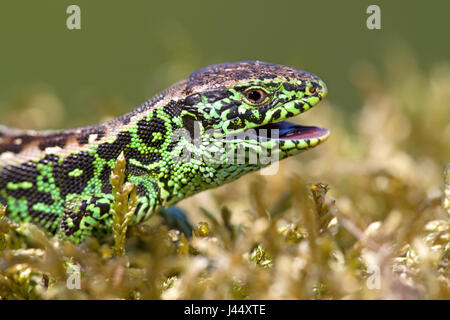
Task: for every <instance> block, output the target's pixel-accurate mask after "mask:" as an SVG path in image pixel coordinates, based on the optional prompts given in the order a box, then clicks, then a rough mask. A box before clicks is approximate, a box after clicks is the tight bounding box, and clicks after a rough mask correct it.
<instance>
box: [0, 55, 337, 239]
mask: <svg viewBox="0 0 450 320" xmlns="http://www.w3.org/2000/svg"><path fill="white" fill-rule="evenodd" d="M326 94H327V89H326V86H325V84H324V82H323V81H322V80H320V79H319V78H318V77H317V76H315V75H313V74H311V73H308V72H304V71H300V70H297V69H294V68H291V67H286V66H281V65H275V64H269V63H264V62H259V61H256V62H254V61H247V62H237V63H224V64H218V65H212V66H209V67H206V68H203V69H201V70H198V71H196V72H194V73H192V74H191V75H190V76H189V77H188V78H187V79H186V80H183V81H180V82H178V83H176V84H175V85H173V86H172V87H170V88H168V89H167V90H165V91H164V92H162V93H160V94H158V95H157V96H155V97H154V98H152V99H150V100H149V101H147V102H146V103H144V104H143V105H141V106H140V107H138V108H137V109H135V110H134V111H132V112H131V113H129V114H127V115H124V116H122V117H119V118H117V119H114V120H112V121H109V122H106V123H104V124H100V125H95V126H89V127H83V128H78V129H70V130H61V131H32V130H19V129H13V128H9V127H6V126H0V203H1V204H2V205H4V206H7V211H6V212H7V215H8V216H9V217H10V218H11V219H13V220H15V221H18V222H19V221H28V222H32V223H36V224H38V225H40V226H42V227H44V228H45V229H46V230H47V231H48V232H50V233H51V234H56V235H58V236H60V237H62V238H68V239H71V240H72V241H75V242H80V241H82V240H84V239H85V238H86V237H89V236H94V237H100V236H103V235H105V234H108V233H110V232H111V229H112V221H113V217H112V213H111V205H112V201H113V200H114V197H113V195H112V193H111V190H112V186H111V182H110V176H111V172H112V170H113V169H114V167H115V164H116V160H117V158H118V157H119V155H120V154H123V155H124V156H125V159H126V178H125V179H126V181H129V182H131V183H133V184H134V185H135V187H136V190H137V196H138V200H137V205H136V211H135V214H134V216H133V219H132V222H133V223H140V222H142V221H145V220H147V219H148V218H149V217H150V216H151V215H152V214H153V213H155V212H157V211H159V210H161V208H163V207H169V206H172V205H174V204H175V203H177V202H178V201H180V200H182V199H185V198H187V197H189V196H191V195H193V194H196V193H198V192H200V191H203V190H206V189H209V188H214V187H217V186H221V185H223V184H225V183H228V182H231V181H233V180H236V179H238V178H239V177H241V176H242V175H244V174H246V173H248V172H251V171H255V170H258V169H259V168H262V167H264V166H267V165H269V164H270V163H271V162H273V161H277V160H281V159H284V158H287V157H289V156H292V155H295V154H298V153H300V152H301V151H303V150H307V149H309V148H312V147H314V146H317V145H318V144H320V143H321V142H323V141H325V140H326V139H327V137H328V135H329V131H328V130H326V129H321V128H317V127H311V126H308V127H306V126H300V125H297V124H293V123H290V122H287V121H285V119H287V118H290V117H293V116H296V115H298V114H300V113H302V112H304V111H307V110H309V109H310V108H312V107H313V106H314V105H316V104H317V103H318V102H320V101H321V100H322V99H323V98H324V97H325V96H326ZM269 133H270V134H269ZM230 137H231V138H230ZM236 155H238V156H236ZM239 155H240V157H239ZM263 156H264V157H263ZM267 157H269V159H270V160H271V161H263V160H264V159H267Z"/></svg>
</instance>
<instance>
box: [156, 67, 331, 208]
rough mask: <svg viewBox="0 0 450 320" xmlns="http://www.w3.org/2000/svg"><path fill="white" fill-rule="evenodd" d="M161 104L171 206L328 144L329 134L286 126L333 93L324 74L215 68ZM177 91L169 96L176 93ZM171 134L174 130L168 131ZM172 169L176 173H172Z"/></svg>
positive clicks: (161, 170)
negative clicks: (167, 139) (325, 82)
mask: <svg viewBox="0 0 450 320" xmlns="http://www.w3.org/2000/svg"><path fill="white" fill-rule="evenodd" d="M168 90H169V91H167V92H166V93H165V94H162V95H160V96H158V97H157V98H156V100H161V99H164V97H169V96H170V97H169V98H167V100H163V101H162V102H160V103H161V105H165V108H164V109H155V110H152V111H151V112H159V113H160V115H159V117H161V118H164V119H168V120H167V121H170V124H168V125H166V126H165V127H166V128H169V129H170V132H171V134H170V135H169V136H170V139H171V141H170V142H164V143H166V144H167V147H166V150H167V151H169V152H170V155H171V157H170V158H171V160H170V161H171V163H172V164H170V165H167V164H166V162H167V161H169V160H167V159H166V158H164V159H163V160H161V161H162V162H161V165H159V166H158V175H159V176H161V177H162V178H159V179H160V180H161V181H160V183H159V188H160V190H167V192H163V194H164V195H165V196H163V198H164V199H165V201H166V204H173V203H176V202H177V201H179V200H181V199H183V198H185V197H187V196H189V195H192V194H195V193H197V192H200V191H202V190H205V189H209V188H213V187H216V186H220V185H223V184H225V183H227V182H231V181H233V180H236V179H237V178H239V177H241V176H242V175H244V174H246V173H248V172H251V171H255V170H258V169H259V168H263V167H265V166H267V165H269V164H271V163H274V162H277V161H278V160H281V159H284V158H286V157H289V156H292V155H295V154H297V153H300V152H301V151H303V150H307V149H309V148H312V147H314V146H316V145H318V144H320V143H321V142H323V141H325V140H326V139H327V137H328V135H329V131H328V130H326V129H321V128H318V127H312V126H301V125H297V124H294V123H290V122H288V121H285V120H286V119H288V118H291V117H294V116H296V115H298V114H300V113H302V112H305V111H307V110H309V109H310V108H312V107H313V106H315V105H316V104H317V103H319V102H320V101H321V100H322V99H323V98H324V97H325V96H326V94H327V89H326V86H325V84H324V83H323V81H322V80H320V79H319V78H318V77H317V76H315V75H313V74H311V73H308V72H304V71H300V70H297V69H294V68H290V67H286V66H280V65H274V64H269V63H264V62H237V63H225V64H218V65H212V66H209V67H206V68H203V69H200V70H198V71H196V72H194V73H193V74H191V75H190V76H189V77H188V79H186V80H184V81H182V82H180V83H178V84H176V85H175V86H174V87H172V88H170V89H168ZM168 93H169V94H168ZM166 131H167V130H166ZM168 168H172V169H170V170H169V169H168Z"/></svg>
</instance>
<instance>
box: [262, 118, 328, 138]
mask: <svg viewBox="0 0 450 320" xmlns="http://www.w3.org/2000/svg"><path fill="white" fill-rule="evenodd" d="M255 129H256V134H257V136H258V137H267V138H269V137H270V138H271V139H273V138H274V132H277V133H276V134H278V139H279V140H310V139H319V140H325V139H326V138H328V136H329V134H330V131H329V130H328V129H323V128H319V127H314V126H302V125H299V124H295V123H292V122H289V121H280V122H276V123H269V124H266V125H264V126H260V127H257V128H255ZM275 130H276V131H275Z"/></svg>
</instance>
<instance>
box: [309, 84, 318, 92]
mask: <svg viewBox="0 0 450 320" xmlns="http://www.w3.org/2000/svg"><path fill="white" fill-rule="evenodd" d="M309 92H310V93H311V94H314V93H316V92H317V87H316V86H315V85H314V84H313V85H312V86H311V87H310V88H309Z"/></svg>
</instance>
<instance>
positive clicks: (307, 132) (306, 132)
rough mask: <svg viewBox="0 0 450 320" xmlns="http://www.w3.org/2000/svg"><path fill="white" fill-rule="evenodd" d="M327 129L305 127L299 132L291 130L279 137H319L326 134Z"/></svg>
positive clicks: (293, 138) (295, 138) (290, 138)
mask: <svg viewBox="0 0 450 320" xmlns="http://www.w3.org/2000/svg"><path fill="white" fill-rule="evenodd" d="M328 133H329V131H328V130H327V129H322V128H316V127H313V128H307V129H302V130H300V131H299V132H292V133H288V134H286V135H283V136H281V137H280V139H287V140H300V139H313V138H321V137H323V136H325V135H327V134H328Z"/></svg>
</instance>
